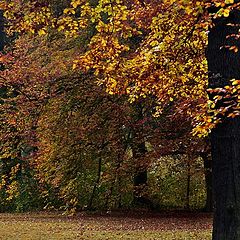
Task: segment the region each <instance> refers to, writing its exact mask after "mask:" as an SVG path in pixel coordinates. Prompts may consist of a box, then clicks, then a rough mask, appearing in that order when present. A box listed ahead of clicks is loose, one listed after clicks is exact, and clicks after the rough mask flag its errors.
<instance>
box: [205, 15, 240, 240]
mask: <svg viewBox="0 0 240 240" xmlns="http://www.w3.org/2000/svg"><path fill="white" fill-rule="evenodd" d="M228 23H232V24H235V26H232V25H231V24H228ZM239 24H240V13H239V12H238V11H233V12H232V13H231V14H230V16H229V17H227V18H219V19H217V20H215V26H214V27H213V28H212V29H210V32H209V45H208V49H207V58H208V67H209V85H210V87H211V88H216V87H222V86H225V85H228V84H229V80H231V79H233V78H235V79H240V53H239V52H238V53H234V52H233V51H229V50H228V49H226V48H221V47H222V46H226V45H236V46H238V47H240V41H239V40H235V39H234V38H226V37H227V36H228V35H230V34H235V33H238V30H239ZM212 97H213V96H212V95H210V98H212ZM211 145H212V160H213V191H214V198H215V210H214V221H213V240H240V119H239V118H235V119H227V120H224V122H223V123H222V124H219V125H218V126H217V127H216V128H215V129H214V130H213V132H212V133H211Z"/></svg>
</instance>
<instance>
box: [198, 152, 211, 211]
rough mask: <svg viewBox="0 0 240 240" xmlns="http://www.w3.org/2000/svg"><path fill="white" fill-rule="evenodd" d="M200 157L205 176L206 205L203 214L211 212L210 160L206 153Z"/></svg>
mask: <svg viewBox="0 0 240 240" xmlns="http://www.w3.org/2000/svg"><path fill="white" fill-rule="evenodd" d="M201 157H202V159H203V164H204V174H205V187H206V194H207V198H206V204H205V207H204V211H205V212H212V211H213V191H212V181H213V180H212V158H211V157H210V156H209V154H208V153H202V154H201Z"/></svg>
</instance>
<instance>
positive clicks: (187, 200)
mask: <svg viewBox="0 0 240 240" xmlns="http://www.w3.org/2000/svg"><path fill="white" fill-rule="evenodd" d="M190 184H191V164H190V162H189V159H188V162H187V192H186V209H187V210H189V209H190Z"/></svg>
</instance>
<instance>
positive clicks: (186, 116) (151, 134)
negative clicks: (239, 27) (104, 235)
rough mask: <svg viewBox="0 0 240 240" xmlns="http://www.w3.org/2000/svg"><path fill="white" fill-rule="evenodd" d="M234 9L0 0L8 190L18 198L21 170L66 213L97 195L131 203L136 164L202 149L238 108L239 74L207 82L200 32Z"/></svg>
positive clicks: (225, 4) (174, 2)
mask: <svg viewBox="0 0 240 240" xmlns="http://www.w3.org/2000/svg"><path fill="white" fill-rule="evenodd" d="M211 8H214V9H217V11H213V12H214V13H211ZM238 8H239V3H234V1H231V0H225V1H207V0H206V1H181V0H162V1H157V0H156V1H155V0H146V1H140V0H139V1H138V0H131V1H125V0H115V1H112V0H99V1H96V0H72V1H66V0H61V1H54V0H48V1H31V0H29V1H21V0H20V1H19V0H18V1H17V0H11V1H1V3H0V9H2V11H3V12H4V18H5V19H4V21H5V33H6V44H5V48H4V51H2V52H1V56H0V62H1V66H2V71H1V73H0V91H1V92H0V95H1V102H0V109H1V131H0V138H1V145H0V147H1V159H2V160H3V159H8V160H11V159H15V160H16V161H15V164H13V166H11V167H10V169H9V170H8V173H6V174H3V175H2V181H1V186H0V189H3V188H6V189H7V190H6V191H5V193H6V194H7V195H6V196H7V197H6V198H11V196H12V198H13V196H15V197H16V196H18V195H17V194H15V193H14V191H15V192H16V193H17V192H19V191H20V190H19V188H20V185H19V183H18V181H15V176H16V173H17V172H21V171H23V170H22V168H23V169H24V168H26V169H33V171H34V176H33V177H32V178H33V179H34V181H35V182H36V183H37V184H38V188H39V189H38V191H39V192H40V193H41V194H40V195H41V196H40V198H41V201H42V203H43V205H44V204H45V205H46V202H47V205H48V206H50V205H54V203H53V202H51V201H52V199H56V198H57V199H58V201H59V202H61V204H62V205H64V206H65V208H66V209H67V210H68V209H76V208H84V207H87V208H91V207H92V206H93V205H94V201H95V205H97V201H99V199H100V200H101V198H102V199H104V200H102V203H103V204H102V206H101V207H106V208H108V207H109V208H111V207H117V206H120V205H121V204H126V203H127V202H128V201H130V200H129V199H131V197H129V189H130V190H131V191H134V189H133V188H134V186H133V185H132V179H133V178H134V176H135V174H136V169H138V170H139V169H141V170H142V171H145V170H147V169H148V167H149V166H150V165H151V164H152V163H153V162H155V161H156V159H158V158H159V157H161V156H166V155H172V154H186V155H187V156H188V157H187V158H188V159H190V158H192V159H197V157H198V156H199V153H202V152H205V151H206V152H208V149H209V147H208V142H207V140H206V139H207V135H208V133H209V132H210V131H211V129H212V128H214V127H215V126H216V124H218V123H219V122H221V121H223V119H224V118H225V117H235V116H237V115H239V104H240V101H239V91H240V87H239V86H240V81H239V80H235V79H234V80H232V82H231V85H229V86H224V87H223V88H217V89H211V88H209V87H208V76H207V61H206V58H205V49H206V45H207V35H208V29H209V28H211V26H212V25H213V21H212V20H213V19H216V18H221V17H228V16H229V14H230V12H231V11H232V9H238ZM209 9H210V10H209ZM229 37H234V38H238V37H239V36H237V35H234V36H229ZM223 47H225V48H227V49H228V50H229V51H234V52H237V51H238V48H237V46H231V45H226V46H223ZM207 89H208V92H207ZM209 96H210V98H209ZM222 101H224V104H222ZM219 102H221V104H219ZM218 106H220V107H218ZM139 109H140V110H139ZM139 111H141V112H139ZM196 135H197V136H196ZM198 137H205V138H204V139H199V138H198ZM141 144H144V147H145V150H146V151H145V152H144V154H142V155H141V156H139V154H137V157H136V158H135V155H134V151H135V150H134V147H133V146H140V145H141ZM136 151H139V149H138V150H136ZM134 158H135V159H134ZM136 159H137V160H136ZM26 162H27V164H26ZM191 164H192V163H191ZM188 165H189V164H188ZM12 175H13V177H12ZM6 179H8V180H6ZM37 184H36V185H37ZM89 185H90V186H91V188H89ZM144 187H146V189H147V186H144ZM9 189H13V190H12V192H10V190H9ZM146 189H145V188H144V191H148V190H146ZM142 192H143V191H140V192H139V194H140V195H141V194H142ZM83 193H84V195H83ZM80 195H81V197H79V196H80ZM96 195H98V198H96ZM146 195H148V194H146ZM54 201H55V200H54ZM61 204H60V205H61ZM126 205H127V204H126Z"/></svg>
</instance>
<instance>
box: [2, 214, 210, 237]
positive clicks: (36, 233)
mask: <svg viewBox="0 0 240 240" xmlns="http://www.w3.org/2000/svg"><path fill="white" fill-rule="evenodd" d="M0 239H4V240H31V239H33V240H35V239H36V240H40V239H41V240H45V239H46V240H61V239H71V240H72V239H84V240H85V239H86V240H87V239H90V240H106V239H109V240H118V239H126V240H127V239H129V240H155V239H160V240H165V239H166V240H170V239H171V240H173V239H179V240H183V239H186V240H188V239H189V240H194V239H197V240H208V239H209V240H210V239H211V216H209V215H201V214H200V215H199V214H190V215H189V214H185V215H183V216H182V215H176V216H175V215H172V214H171V215H161V214H159V215H145V214H143V215H137V216H131V215H126V216H125V215H117V216H116V215H93V214H92V215H87V214H82V215H79V216H75V217H64V216H61V215H59V214H53V213H51V214H50V213H48V214H47V213H32V214H0Z"/></svg>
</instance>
